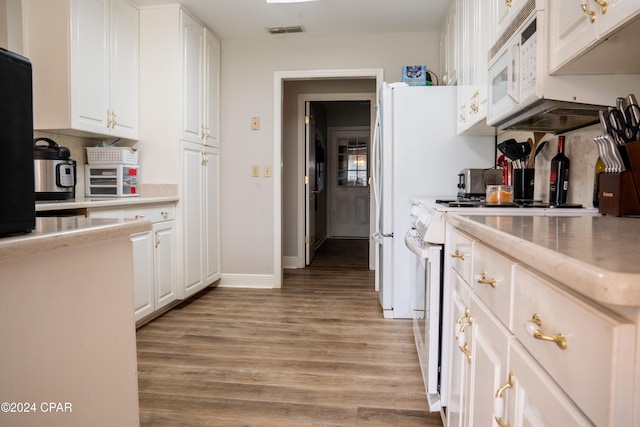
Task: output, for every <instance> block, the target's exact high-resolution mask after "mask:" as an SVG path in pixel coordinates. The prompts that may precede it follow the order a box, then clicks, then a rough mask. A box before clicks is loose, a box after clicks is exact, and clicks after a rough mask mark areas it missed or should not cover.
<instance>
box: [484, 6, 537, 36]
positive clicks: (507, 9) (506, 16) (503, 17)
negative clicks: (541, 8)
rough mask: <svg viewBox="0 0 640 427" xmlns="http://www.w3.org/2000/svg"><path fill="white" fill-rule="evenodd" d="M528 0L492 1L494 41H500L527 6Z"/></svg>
mask: <svg viewBox="0 0 640 427" xmlns="http://www.w3.org/2000/svg"><path fill="white" fill-rule="evenodd" d="M527 1H528V0H492V2H493V7H492V11H493V26H492V27H489V28H493V39H494V40H498V39H499V38H500V36H501V35H503V34H504V32H505V31H506V30H507V28H509V25H511V22H513V20H514V19H515V17H516V16H517V15H518V13H520V11H521V10H522V9H523V8H524V6H525V5H526V4H527Z"/></svg>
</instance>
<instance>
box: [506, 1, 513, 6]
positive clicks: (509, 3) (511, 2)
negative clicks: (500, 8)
mask: <svg viewBox="0 0 640 427" xmlns="http://www.w3.org/2000/svg"><path fill="white" fill-rule="evenodd" d="M505 3H506V4H507V7H511V5H512V4H513V0H505Z"/></svg>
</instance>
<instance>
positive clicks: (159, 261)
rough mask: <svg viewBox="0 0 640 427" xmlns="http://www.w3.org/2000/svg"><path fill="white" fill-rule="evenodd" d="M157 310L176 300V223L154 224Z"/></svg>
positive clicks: (154, 275) (154, 270)
mask: <svg viewBox="0 0 640 427" xmlns="http://www.w3.org/2000/svg"><path fill="white" fill-rule="evenodd" d="M153 233H154V241H155V244H154V245H155V248H154V249H155V254H154V267H153V273H154V274H153V277H154V291H155V292H154V295H155V301H154V304H155V310H158V309H160V308H162V307H164V306H165V305H167V304H169V303H171V302H173V301H175V300H176V298H177V295H176V285H177V278H176V271H177V270H176V259H175V250H174V248H175V242H176V237H175V221H164V222H159V223H156V224H153Z"/></svg>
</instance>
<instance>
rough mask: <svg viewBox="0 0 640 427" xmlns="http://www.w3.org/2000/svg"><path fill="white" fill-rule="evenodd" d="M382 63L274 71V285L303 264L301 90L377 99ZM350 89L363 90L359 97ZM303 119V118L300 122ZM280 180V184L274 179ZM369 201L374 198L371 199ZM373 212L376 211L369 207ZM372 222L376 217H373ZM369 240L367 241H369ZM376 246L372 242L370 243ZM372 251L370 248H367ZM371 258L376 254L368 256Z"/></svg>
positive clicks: (333, 96)
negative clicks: (285, 271) (284, 273)
mask: <svg viewBox="0 0 640 427" xmlns="http://www.w3.org/2000/svg"><path fill="white" fill-rule="evenodd" d="M382 77H383V70H382V69H354V70H315V71H314V70H309V71H283V72H276V73H275V81H274V86H275V88H274V102H275V105H274V121H275V122H276V123H280V124H281V126H274V139H275V140H276V141H281V144H275V146H274V165H281V167H280V168H274V171H273V172H274V174H273V177H274V179H275V180H276V185H275V202H276V204H275V212H274V221H275V223H274V276H275V277H274V287H281V286H282V269H283V268H303V267H304V264H305V263H304V253H305V252H304V249H305V246H304V233H305V227H304V226H305V224H304V218H305V209H304V203H300V202H301V201H304V200H305V184H304V180H303V179H302V178H303V177H304V176H305V175H304V169H305V168H304V167H302V166H300V165H304V163H303V161H304V158H305V155H304V150H299V149H298V147H300V146H301V145H303V144H301V143H300V141H304V126H300V123H301V121H300V120H299V117H300V116H303V115H304V114H303V113H300V112H301V111H302V112H304V99H302V100H300V99H299V97H298V95H299V94H311V95H317V96H319V97H323V98H315V99H312V101H326V102H329V101H350V100H351V101H353V100H357V101H359V100H361V99H365V100H366V99H368V100H370V101H371V105H372V106H374V105H375V104H376V99H377V97H376V94H377V92H378V89H379V87H380V86H381V85H382V80H383V79H382ZM354 95H360V96H364V98H360V99H359V98H358V97H357V96H356V97H354ZM371 110H372V111H371V113H370V115H371V123H374V122H375V110H374V109H373V108H371ZM302 123H303V122H302ZM278 183H279V184H278ZM372 203H373V200H372ZM371 212H375V209H372V210H371ZM371 224H375V221H371ZM370 246H371V243H370ZM373 248H374V249H375V246H373ZM370 251H371V249H370ZM370 258H371V260H373V259H375V257H370Z"/></svg>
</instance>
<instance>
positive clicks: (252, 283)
mask: <svg viewBox="0 0 640 427" xmlns="http://www.w3.org/2000/svg"><path fill="white" fill-rule="evenodd" d="M274 280H275V279H274V276H273V274H223V275H222V277H221V278H220V283H219V284H218V286H219V287H221V288H252V289H273V288H276V287H279V286H275V283H274Z"/></svg>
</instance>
